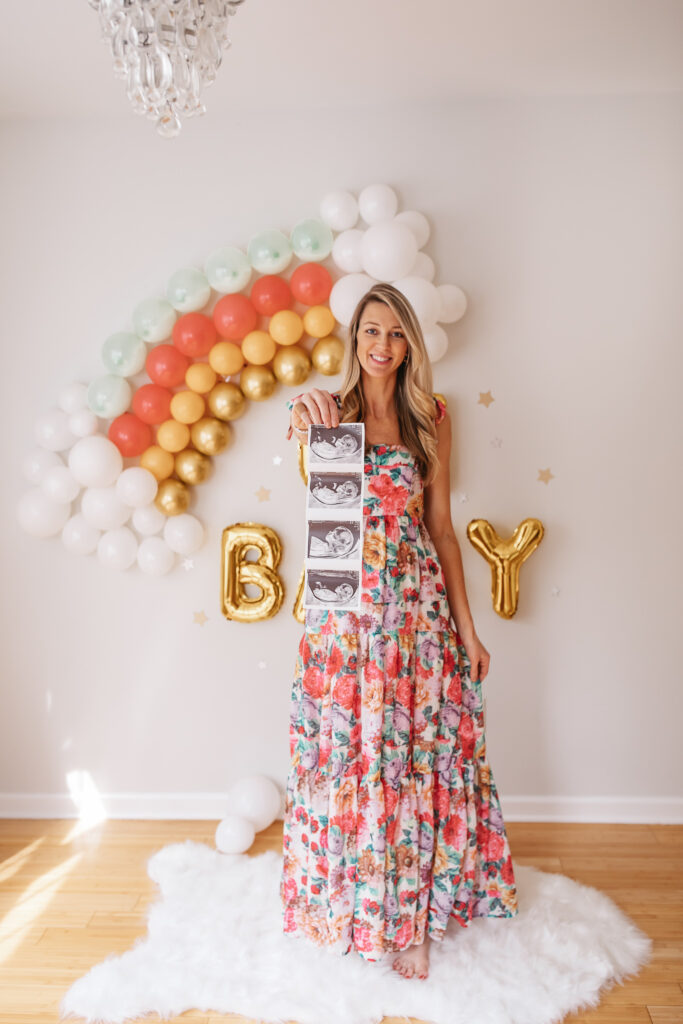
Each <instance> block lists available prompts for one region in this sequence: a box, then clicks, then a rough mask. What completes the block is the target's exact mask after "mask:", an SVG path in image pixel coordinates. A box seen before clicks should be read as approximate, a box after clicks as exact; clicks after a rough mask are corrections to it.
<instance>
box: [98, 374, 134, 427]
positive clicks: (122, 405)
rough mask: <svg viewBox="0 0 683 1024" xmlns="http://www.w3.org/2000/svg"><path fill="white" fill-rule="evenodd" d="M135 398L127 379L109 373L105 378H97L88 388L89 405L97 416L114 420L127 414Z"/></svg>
mask: <svg viewBox="0 0 683 1024" xmlns="http://www.w3.org/2000/svg"><path fill="white" fill-rule="evenodd" d="M132 397H133V389H132V388H131V386H130V384H129V383H128V381H127V380H126V379H125V377H117V376H115V375H114V374H113V373H107V374H105V376H104V377H96V378H95V380H94V381H92V383H91V384H90V386H89V388H88V405H89V406H90V408H91V409H92V411H93V412H94V413H95V415H96V416H102V417H103V418H104V419H113V418H114V417H115V416H120V415H121V413H123V412H125V411H126V409H127V408H128V406H129V405H130V400H131V398H132Z"/></svg>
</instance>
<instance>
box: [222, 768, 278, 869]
mask: <svg viewBox="0 0 683 1024" xmlns="http://www.w3.org/2000/svg"><path fill="white" fill-rule="evenodd" d="M226 803H227V808H226V809H227V811H228V813H227V814H226V816H225V818H223V820H222V821H221V822H219V825H218V828H217V829H216V848H217V849H218V850H220V851H221V853H244V852H245V851H246V850H248V849H249V847H250V846H251V844H252V843H253V841H254V836H255V834H256V833H257V832H261V831H262V829H264V828H268V826H269V825H272V823H273V822H274V821H275V819H276V818H277V816H278V814H279V812H280V809H281V804H282V798H281V796H280V790H279V789H278V787H277V786H276V785H275V783H274V782H273V781H272V779H269V778H268V776H267V775H247V776H245V778H243V779H239V780H238V781H237V782H235V783H234V784H233V785H232V786H231V787H230V789H229V790H228V793H227V801H226Z"/></svg>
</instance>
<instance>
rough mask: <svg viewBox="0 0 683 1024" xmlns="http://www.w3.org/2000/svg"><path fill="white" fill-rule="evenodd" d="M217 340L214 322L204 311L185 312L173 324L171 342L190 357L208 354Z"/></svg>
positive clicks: (196, 357)
mask: <svg viewBox="0 0 683 1024" xmlns="http://www.w3.org/2000/svg"><path fill="white" fill-rule="evenodd" d="M217 340H218V339H217V337H216V328H215V326H214V323H213V321H212V320H211V317H208V316H205V315H204V313H186V314H185V315H184V316H181V317H180V318H179V319H178V320H176V322H175V324H174V325H173V344H174V345H175V347H176V348H177V349H179V350H180V351H181V352H182V353H183V355H186V356H190V358H191V359H198V358H199V357H200V356H205V355H208V353H209V352H210V351H211V349H212V347H213V346H214V345H215V344H216V341H217Z"/></svg>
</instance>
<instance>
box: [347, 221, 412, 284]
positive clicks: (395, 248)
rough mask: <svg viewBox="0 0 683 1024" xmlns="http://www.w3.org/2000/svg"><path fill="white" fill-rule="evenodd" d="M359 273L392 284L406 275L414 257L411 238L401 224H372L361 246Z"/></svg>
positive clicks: (410, 268) (392, 222) (407, 229)
mask: <svg viewBox="0 0 683 1024" xmlns="http://www.w3.org/2000/svg"><path fill="white" fill-rule="evenodd" d="M361 256H362V259H363V270H364V271H365V273H366V274H370V276H371V277H375V278H377V280H378V281H394V280H395V279H396V278H397V277H399V278H400V277H405V276H406V274H409V273H410V271H411V270H412V268H413V264H414V263H415V257H416V256H417V242H416V241H415V235H414V234H413V233H412V231H411V230H410V228H408V227H406V225H405V224H397V223H396V222H395V221H391V222H389V223H387V224H373V225H372V227H369V228H368V230H367V231H366V232H365V234H364V235H363V241H362V243H361Z"/></svg>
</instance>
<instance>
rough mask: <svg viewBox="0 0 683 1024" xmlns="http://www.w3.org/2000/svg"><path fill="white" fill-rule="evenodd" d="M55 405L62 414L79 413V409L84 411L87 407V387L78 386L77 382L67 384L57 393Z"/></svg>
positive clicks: (83, 385)
mask: <svg viewBox="0 0 683 1024" xmlns="http://www.w3.org/2000/svg"><path fill="white" fill-rule="evenodd" d="M57 405H58V406H59V408H60V409H62V410H63V411H64V412H66V413H69V415H71V413H74V412H80V411H81V409H86V408H87V406H88V387H87V385H86V384H79V383H78V382H77V381H75V382H74V383H73V384H67V386H66V387H65V388H62V390H61V391H60V392H59V398H58V399H57Z"/></svg>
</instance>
